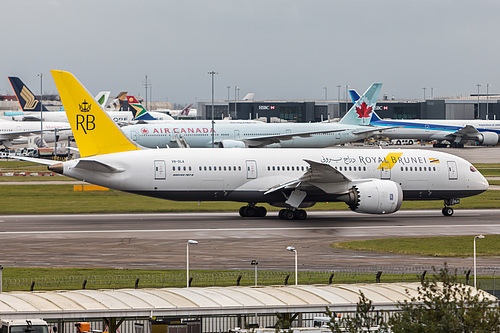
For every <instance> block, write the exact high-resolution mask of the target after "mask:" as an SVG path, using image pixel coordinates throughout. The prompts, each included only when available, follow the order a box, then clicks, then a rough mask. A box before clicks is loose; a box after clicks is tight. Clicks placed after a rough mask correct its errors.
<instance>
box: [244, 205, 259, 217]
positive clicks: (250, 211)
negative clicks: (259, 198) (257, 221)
mask: <svg viewBox="0 0 500 333" xmlns="http://www.w3.org/2000/svg"><path fill="white" fill-rule="evenodd" d="M255 216H257V209H255V207H251V206H248V207H246V210H245V217H255Z"/></svg>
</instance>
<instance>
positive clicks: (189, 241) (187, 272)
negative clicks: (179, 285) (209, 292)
mask: <svg viewBox="0 0 500 333" xmlns="http://www.w3.org/2000/svg"><path fill="white" fill-rule="evenodd" d="M189 244H198V242H197V241H195V240H192V239H190V240H188V241H187V244H186V288H189Z"/></svg>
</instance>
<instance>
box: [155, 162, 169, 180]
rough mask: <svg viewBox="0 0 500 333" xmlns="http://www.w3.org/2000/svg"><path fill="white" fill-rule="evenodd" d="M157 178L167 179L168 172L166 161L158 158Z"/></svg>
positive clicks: (156, 164)
mask: <svg viewBox="0 0 500 333" xmlns="http://www.w3.org/2000/svg"><path fill="white" fill-rule="evenodd" d="M154 163H155V165H154V167H155V180H162V179H166V176H167V172H166V165H165V161H162V160H156V161H155V162H154Z"/></svg>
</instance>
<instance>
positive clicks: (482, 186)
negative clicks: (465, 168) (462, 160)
mask: <svg viewBox="0 0 500 333" xmlns="http://www.w3.org/2000/svg"><path fill="white" fill-rule="evenodd" d="M471 171H472V173H473V174H474V176H475V177H473V178H471V181H472V186H473V187H474V189H477V190H480V191H481V192H484V191H486V190H487V189H488V188H489V187H490V184H489V183H488V181H487V180H486V178H484V176H483V175H482V174H481V173H480V172H479V171H477V170H476V169H475V168H474V167H473V166H471Z"/></svg>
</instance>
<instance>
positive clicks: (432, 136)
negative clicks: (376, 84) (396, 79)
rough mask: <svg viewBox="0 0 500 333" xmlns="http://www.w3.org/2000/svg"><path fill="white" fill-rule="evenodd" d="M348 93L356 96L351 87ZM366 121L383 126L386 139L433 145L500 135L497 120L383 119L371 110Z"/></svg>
mask: <svg viewBox="0 0 500 333" xmlns="http://www.w3.org/2000/svg"><path fill="white" fill-rule="evenodd" d="M350 94H351V98H352V100H353V102H355V101H356V100H357V99H359V98H360V97H359V95H358V93H357V92H356V91H355V90H350ZM370 124H371V125H373V126H378V127H385V128H386V130H385V131H383V134H382V135H383V136H385V137H388V138H390V139H414V140H415V139H416V140H427V141H433V140H436V141H438V142H437V143H435V144H434V147H435V148H447V147H452V148H463V147H464V145H465V144H466V143H467V141H475V142H476V143H477V144H478V145H481V146H494V145H496V144H497V143H498V141H499V135H500V120H480V119H475V120H458V119H450V120H448V119H440V120H437V119H423V120H392V119H391V120H385V119H381V118H380V117H379V116H378V115H377V113H376V112H375V111H374V112H373V113H372V116H371V121H370ZM447 142H449V143H447Z"/></svg>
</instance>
